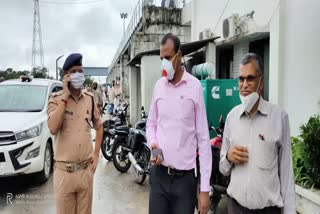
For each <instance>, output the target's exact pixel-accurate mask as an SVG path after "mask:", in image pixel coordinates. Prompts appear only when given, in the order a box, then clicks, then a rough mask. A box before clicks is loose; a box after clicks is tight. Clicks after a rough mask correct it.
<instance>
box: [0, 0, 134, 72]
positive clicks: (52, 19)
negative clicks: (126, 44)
mask: <svg viewBox="0 0 320 214" xmlns="http://www.w3.org/2000/svg"><path fill="white" fill-rule="evenodd" d="M48 1H49V0H48ZM50 1H54V2H58V3H62V2H77V1H84V0H50ZM86 1H92V0H86ZM0 2H1V3H0V29H1V33H0V48H1V51H0V70H5V69H7V68H13V69H14V70H30V68H31V59H32V57H31V55H32V30H33V0H0ZM136 2H137V0H105V1H102V2H97V3H90V4H72V5H70V4H68V5H65V4H45V3H41V1H40V16H41V29H42V43H43V50H44V62H45V66H46V67H48V68H49V71H50V75H51V76H55V60H56V58H57V57H58V56H60V55H65V57H66V56H67V55H68V54H70V53H72V52H80V53H82V54H83V55H84V58H83V64H84V66H105V67H106V66H108V65H109V64H110V63H111V61H112V57H113V55H114V53H115V51H116V49H117V47H118V45H119V43H120V40H121V38H122V35H123V22H122V20H121V18H120V13H121V12H127V13H128V14H129V15H128V19H127V20H126V22H127V23H128V22H129V20H130V18H131V14H132V12H133V9H134V7H135V5H136ZM65 57H64V58H62V59H61V60H60V61H59V66H60V67H62V65H63V62H64V60H65Z"/></svg>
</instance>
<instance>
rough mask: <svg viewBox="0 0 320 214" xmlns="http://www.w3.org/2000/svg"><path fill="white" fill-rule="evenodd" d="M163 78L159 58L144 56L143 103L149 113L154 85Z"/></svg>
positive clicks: (142, 68) (142, 70) (142, 66)
mask: <svg viewBox="0 0 320 214" xmlns="http://www.w3.org/2000/svg"><path fill="white" fill-rule="evenodd" d="M160 77H161V60H160V57H159V56H143V57H142V59H141V103H142V106H144V107H145V109H146V111H149V107H150V103H151V99H152V94H153V89H154V85H155V84H156V82H157V80H159V79H160Z"/></svg>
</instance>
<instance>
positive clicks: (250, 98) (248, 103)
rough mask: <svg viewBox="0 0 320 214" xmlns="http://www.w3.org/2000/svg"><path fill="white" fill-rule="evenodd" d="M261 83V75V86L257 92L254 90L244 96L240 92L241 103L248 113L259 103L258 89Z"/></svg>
mask: <svg viewBox="0 0 320 214" xmlns="http://www.w3.org/2000/svg"><path fill="white" fill-rule="evenodd" d="M260 83H261V77H260V80H259V86H258V89H257V91H256V92H253V93H251V94H249V95H247V96H242V95H241V94H239V96H240V100H241V103H242V105H243V106H244V109H245V111H246V112H247V113H250V112H251V110H252V108H253V106H254V105H255V104H256V103H257V101H258V99H259V97H260V96H259V94H258V90H259V88H260Z"/></svg>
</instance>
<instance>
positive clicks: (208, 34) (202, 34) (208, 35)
mask: <svg viewBox="0 0 320 214" xmlns="http://www.w3.org/2000/svg"><path fill="white" fill-rule="evenodd" d="M213 37H214V36H213V32H212V31H211V30H210V29H209V28H208V29H205V30H204V31H201V32H200V33H199V40H205V39H210V38H213Z"/></svg>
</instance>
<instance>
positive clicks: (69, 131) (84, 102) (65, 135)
mask: <svg viewBox="0 0 320 214" xmlns="http://www.w3.org/2000/svg"><path fill="white" fill-rule="evenodd" d="M62 94H63V91H60V92H58V93H55V94H52V95H51V98H50V100H49V105H48V126H49V128H50V127H56V126H59V124H60V121H61V120H63V121H62V123H61V124H60V127H59V129H58V132H57V133H56V135H55V143H54V146H55V150H54V159H55V161H64V162H76V163H78V162H81V161H84V160H87V159H88V158H89V157H90V155H91V153H92V152H93V145H92V142H91V127H90V125H89V123H90V124H92V121H91V113H92V97H93V95H92V94H91V93H89V92H86V91H84V90H82V91H81V93H80V96H79V98H78V99H75V98H73V97H72V96H71V95H70V97H69V98H68V100H67V103H66V104H64V102H63V101H62V100H61V95H62ZM59 105H66V106H65V112H64V115H63V118H62V119H61V118H60V116H59V115H57V114H56V112H57V110H58V108H64V107H63V106H59ZM86 120H87V121H88V122H89V123H88V122H87V121H86ZM101 125H102V119H101V116H100V113H99V110H98V108H97V105H96V104H95V105H94V128H95V129H96V130H97V129H98V128H100V126H101Z"/></svg>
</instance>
